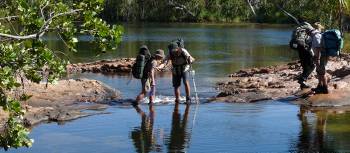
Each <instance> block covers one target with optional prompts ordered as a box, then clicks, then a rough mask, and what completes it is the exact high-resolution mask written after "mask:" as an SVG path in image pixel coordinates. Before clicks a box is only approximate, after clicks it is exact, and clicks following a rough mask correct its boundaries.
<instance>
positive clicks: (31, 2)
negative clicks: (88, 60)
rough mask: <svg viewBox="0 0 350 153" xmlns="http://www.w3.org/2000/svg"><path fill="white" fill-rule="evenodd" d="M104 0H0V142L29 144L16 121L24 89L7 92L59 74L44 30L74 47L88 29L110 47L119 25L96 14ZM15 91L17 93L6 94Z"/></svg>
mask: <svg viewBox="0 0 350 153" xmlns="http://www.w3.org/2000/svg"><path fill="white" fill-rule="evenodd" d="M103 8H104V0H93V1H92V0H78V1H76V0H2V1H1V2H0V106H2V108H3V109H4V110H6V111H8V113H9V120H8V122H7V124H6V129H5V131H4V132H3V133H2V134H1V135H0V145H2V146H3V147H4V148H5V149H8V148H10V147H15V148H17V147H21V146H31V143H32V141H31V140H30V139H29V138H28V131H27V129H26V128H24V127H23V125H22V124H21V119H22V115H23V114H24V111H23V110H22V109H21V105H20V101H22V100H26V99H28V98H29V97H30V96H28V95H24V94H23V95H19V94H10V93H11V92H13V90H14V89H15V88H18V87H20V86H21V84H23V80H29V81H32V82H35V83H39V82H41V81H47V82H48V83H52V82H53V81H55V80H57V79H58V78H60V77H61V76H63V75H64V74H65V66H66V63H67V61H66V59H62V58H60V57H61V56H59V54H60V51H55V50H51V49H49V48H48V47H47V42H46V41H45V39H44V38H45V35H46V34H47V33H54V34H56V35H57V37H58V38H59V39H60V40H62V41H63V42H64V44H65V45H66V46H67V47H68V48H69V49H70V50H71V51H76V50H75V47H76V43H77V42H78V41H79V39H78V38H77V36H78V35H89V36H91V37H92V40H93V41H94V43H95V44H96V46H97V47H98V48H100V50H101V51H105V50H109V49H115V48H116V45H117V44H118V43H119V42H120V41H121V36H122V33H123V29H122V27H121V26H116V25H113V26H111V25H109V24H107V23H106V22H105V21H103V20H102V19H101V18H100V17H99V15H100V13H101V11H102V10H103ZM10 95H18V96H10Z"/></svg>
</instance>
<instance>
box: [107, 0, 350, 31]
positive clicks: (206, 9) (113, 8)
mask: <svg viewBox="0 0 350 153" xmlns="http://www.w3.org/2000/svg"><path fill="white" fill-rule="evenodd" d="M249 1H250V2H251V4H252V6H253V8H254V11H255V12H256V15H254V13H252V10H251V8H250V7H249V5H248V2H247V0H166V1H164V0H147V3H146V0H119V1H115V0H107V1H106V5H105V8H106V9H105V10H104V11H103V12H102V14H103V17H104V18H105V19H106V20H108V21H120V20H123V21H156V22H168V21H170V22H182V21H190V22H263V23H294V21H293V20H292V19H291V18H290V17H288V16H286V15H285V14H284V13H283V12H282V11H281V10H280V9H279V7H278V6H280V7H281V8H283V9H285V10H286V11H287V12H289V13H291V14H293V15H294V16H296V17H297V18H298V19H300V20H302V21H309V22H316V21H320V22H322V23H323V24H325V25H326V26H327V27H335V26H338V25H339V19H340V14H341V13H340V10H343V12H342V13H343V14H344V15H346V16H349V15H350V14H349V10H348V9H347V7H348V5H347V3H349V1H350V0H322V1H316V0H249ZM171 2H173V3H175V4H177V5H172V3H171ZM181 6H185V9H182V8H181ZM179 8H181V9H179ZM340 8H342V9H340ZM188 12H191V13H192V14H191V13H188Z"/></svg>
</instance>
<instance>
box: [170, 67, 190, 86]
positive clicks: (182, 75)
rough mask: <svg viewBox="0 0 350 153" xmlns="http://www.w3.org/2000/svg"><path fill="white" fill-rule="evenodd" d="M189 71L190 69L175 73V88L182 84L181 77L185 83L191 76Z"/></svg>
mask: <svg viewBox="0 0 350 153" xmlns="http://www.w3.org/2000/svg"><path fill="white" fill-rule="evenodd" d="M188 73H189V72H188V71H185V72H182V73H180V74H174V73H173V87H174V88H177V87H180V86H181V79H182V82H183V83H184V84H185V83H186V82H187V81H188V78H189V74H188Z"/></svg>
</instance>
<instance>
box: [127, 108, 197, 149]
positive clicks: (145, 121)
mask: <svg viewBox="0 0 350 153" xmlns="http://www.w3.org/2000/svg"><path fill="white" fill-rule="evenodd" d="M134 108H135V110H136V112H137V113H138V114H139V115H140V117H141V125H140V126H139V127H136V128H134V129H133V130H132V131H131V136H130V138H131V139H132V141H133V144H134V147H135V150H136V152H139V153H147V152H164V149H163V147H167V151H168V152H186V148H188V147H189V141H190V136H191V132H190V131H189V128H188V125H187V124H188V116H189V110H190V105H186V107H185V110H184V113H183V114H182V115H181V113H180V110H179V104H175V106H174V110H173V113H172V122H171V130H170V132H169V133H170V134H167V136H165V137H166V138H165V139H162V138H163V132H159V131H158V132H157V130H155V129H154V127H153V126H154V121H155V111H154V108H153V105H150V106H149V114H148V115H146V113H145V112H144V111H142V109H141V108H140V106H135V107H134ZM161 141H165V143H163V142H161Z"/></svg>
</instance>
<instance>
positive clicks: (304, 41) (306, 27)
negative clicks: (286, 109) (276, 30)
mask: <svg viewBox="0 0 350 153" xmlns="http://www.w3.org/2000/svg"><path fill="white" fill-rule="evenodd" d="M312 29H313V27H312V26H311V25H310V24H309V23H307V22H304V23H302V25H301V26H299V27H298V28H296V30H294V31H293V34H292V39H291V41H290V47H291V48H292V49H294V50H297V51H298V55H299V59H300V64H301V67H302V69H303V70H302V73H301V74H300V76H299V77H298V83H299V84H300V88H301V89H305V88H310V86H309V85H307V84H306V81H307V79H308V78H309V76H310V74H311V73H312V72H313V71H314V69H315V64H314V60H313V56H314V53H313V51H312V49H311V43H312V42H311V40H312V39H311V37H310V36H309V33H310V30H312Z"/></svg>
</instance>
